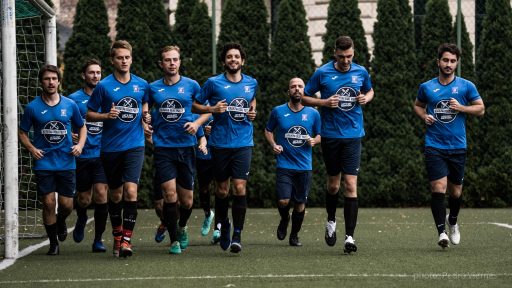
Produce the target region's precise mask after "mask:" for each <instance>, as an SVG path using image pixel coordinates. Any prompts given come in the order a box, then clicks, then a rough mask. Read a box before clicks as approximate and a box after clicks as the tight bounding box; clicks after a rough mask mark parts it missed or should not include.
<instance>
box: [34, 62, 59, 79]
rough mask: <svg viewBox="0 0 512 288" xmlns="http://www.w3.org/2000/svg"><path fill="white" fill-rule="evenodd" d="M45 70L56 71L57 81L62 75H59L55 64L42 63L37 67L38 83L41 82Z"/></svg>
mask: <svg viewBox="0 0 512 288" xmlns="http://www.w3.org/2000/svg"><path fill="white" fill-rule="evenodd" d="M45 72H53V73H57V79H59V82H60V81H61V78H62V75H60V70H59V68H57V66H55V65H44V66H43V67H41V69H39V73H38V74H37V78H38V79H39V83H41V82H43V75H44V73H45Z"/></svg>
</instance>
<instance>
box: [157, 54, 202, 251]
mask: <svg viewBox="0 0 512 288" xmlns="http://www.w3.org/2000/svg"><path fill="white" fill-rule="evenodd" d="M160 57H161V58H160V61H159V64H160V68H162V71H163V74H164V76H163V78H162V79H159V80H157V81H155V82H153V83H151V84H150V94H149V101H150V106H149V107H150V108H151V107H152V106H153V105H154V106H155V109H153V110H152V119H153V123H152V128H153V135H152V137H153V145H154V147H155V150H154V155H153V159H154V162H155V170H156V180H157V183H156V184H160V188H161V191H162V196H163V207H162V216H163V219H164V224H165V226H166V227H167V231H168V232H169V238H170V241H171V247H170V248H169V253H170V254H180V253H181V251H182V250H184V249H186V248H187V247H188V244H189V237H188V228H187V221H188V219H189V218H190V215H191V213H192V204H193V189H194V175H195V165H196V163H195V158H196V155H195V146H196V145H197V138H196V133H197V131H198V129H199V128H200V127H201V125H202V124H203V123H204V122H205V121H206V120H207V119H208V117H209V116H210V115H208V114H205V115H202V116H201V117H199V118H197V117H195V116H194V114H192V103H193V102H194V99H196V98H197V97H198V96H199V94H200V92H201V87H200V86H199V84H198V83H197V82H196V81H195V80H192V79H190V78H188V77H184V76H181V75H180V73H179V69H180V66H181V59H180V49H179V47H177V46H165V47H164V48H162V50H161V51H160ZM199 147H200V148H202V149H203V153H206V143H202V146H201V145H200V146H199ZM178 201H179V205H178ZM178 207H179V208H178ZM178 209H179V222H178V223H176V222H177V220H178Z"/></svg>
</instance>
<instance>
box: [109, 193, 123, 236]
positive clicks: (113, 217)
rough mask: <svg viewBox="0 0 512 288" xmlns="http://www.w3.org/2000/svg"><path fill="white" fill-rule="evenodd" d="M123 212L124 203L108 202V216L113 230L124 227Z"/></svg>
mask: <svg viewBox="0 0 512 288" xmlns="http://www.w3.org/2000/svg"><path fill="white" fill-rule="evenodd" d="M122 210H123V201H120V202H117V203H114V202H112V201H108V214H109V215H110V224H112V228H114V229H116V228H118V227H121V226H122V225H123V218H121V212H122ZM114 236H116V235H114Z"/></svg>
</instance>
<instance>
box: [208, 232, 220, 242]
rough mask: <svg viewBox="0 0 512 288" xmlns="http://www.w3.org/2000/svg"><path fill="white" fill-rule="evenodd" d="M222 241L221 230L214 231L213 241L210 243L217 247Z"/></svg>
mask: <svg viewBox="0 0 512 288" xmlns="http://www.w3.org/2000/svg"><path fill="white" fill-rule="evenodd" d="M219 241H220V230H213V235H212V241H210V243H211V244H212V245H215V244H217V243H219Z"/></svg>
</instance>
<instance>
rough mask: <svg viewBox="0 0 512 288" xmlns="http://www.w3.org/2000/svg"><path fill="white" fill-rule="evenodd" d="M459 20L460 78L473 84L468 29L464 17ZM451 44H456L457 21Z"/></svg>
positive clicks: (471, 51) (471, 55) (472, 64)
mask: <svg viewBox="0 0 512 288" xmlns="http://www.w3.org/2000/svg"><path fill="white" fill-rule="evenodd" d="M461 16H462V18H461V47H460V49H461V51H462V55H461V58H460V61H459V65H460V66H461V73H462V74H461V77H462V78H465V79H467V80H469V81H472V82H475V80H476V76H475V64H474V62H473V44H472V43H471V40H470V39H469V33H468V29H467V27H466V21H464V15H462V14H461ZM451 38H452V39H451V42H452V43H457V21H455V22H454V25H453V30H452V37H451Z"/></svg>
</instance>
